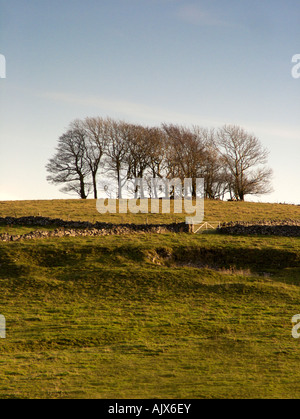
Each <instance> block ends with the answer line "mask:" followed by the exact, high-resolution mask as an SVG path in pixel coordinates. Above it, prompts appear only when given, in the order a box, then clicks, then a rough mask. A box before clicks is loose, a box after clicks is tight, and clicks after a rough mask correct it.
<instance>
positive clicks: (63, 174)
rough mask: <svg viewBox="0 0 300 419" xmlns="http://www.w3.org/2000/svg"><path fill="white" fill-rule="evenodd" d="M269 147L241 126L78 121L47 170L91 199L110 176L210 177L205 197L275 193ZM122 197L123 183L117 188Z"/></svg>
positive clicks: (97, 119)
mask: <svg viewBox="0 0 300 419" xmlns="http://www.w3.org/2000/svg"><path fill="white" fill-rule="evenodd" d="M267 156H268V152H267V150H265V149H264V148H263V147H262V145H261V143H260V141H259V140H258V138H257V137H255V136H254V135H252V134H249V133H248V132H246V131H245V130H244V129H242V128H241V127H238V126H232V125H230V126H223V127H221V128H219V129H217V130H216V129H208V128H202V127H199V126H193V127H185V126H182V125H174V124H162V125H161V126H159V127H145V126H142V125H138V124H131V123H128V122H125V121H119V120H113V119H111V118H101V117H94V118H85V119H84V120H79V119H77V120H75V121H73V122H72V123H71V124H70V125H69V128H68V130H67V131H66V132H65V133H64V134H63V135H62V136H61V137H60V138H59V140H58V145H57V148H56V153H55V155H54V156H53V157H52V158H51V159H50V160H49V162H48V164H47V166H46V169H47V171H48V173H49V175H48V177H47V180H48V181H49V182H51V183H53V184H58V185H62V186H63V187H62V189H61V191H62V192H66V193H76V194H78V195H79V196H80V197H81V198H82V199H86V198H87V197H88V195H89V194H90V193H91V192H93V196H94V198H95V199H97V198H98V187H99V185H100V184H101V180H102V179H104V178H106V179H107V178H114V179H116V180H117V184H118V185H122V182H125V181H128V180H130V179H135V178H147V176H148V177H151V178H167V179H170V178H172V179H173V178H179V179H181V180H182V181H183V179H185V178H191V179H192V180H193V181H192V185H193V186H192V189H193V194H195V182H196V179H197V178H203V179H204V189H205V197H206V198H210V199H224V197H226V196H228V197H229V198H230V199H233V200H244V198H245V195H249V194H252V195H261V194H265V193H269V192H271V184H270V180H271V176H272V171H271V170H270V169H269V168H267V167H266V163H267ZM116 194H117V197H118V198H120V197H121V188H120V187H119V189H118V190H117V192H116Z"/></svg>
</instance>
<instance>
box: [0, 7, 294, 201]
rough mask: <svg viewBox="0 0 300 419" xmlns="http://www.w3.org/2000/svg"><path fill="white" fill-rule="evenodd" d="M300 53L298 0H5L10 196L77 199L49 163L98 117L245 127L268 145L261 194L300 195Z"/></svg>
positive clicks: (0, 89)
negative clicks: (296, 61) (266, 179)
mask: <svg viewBox="0 0 300 419" xmlns="http://www.w3.org/2000/svg"><path fill="white" fill-rule="evenodd" d="M299 53H300V3H299V0H267V1H266V0H259V1H258V0H227V1H224V0H203V1H201V0H200V1H197V0H194V1H192V0H191V1H189V0H187V1H185V0H85V1H83V0H81V1H79V0H63V1H62V0H59V1H58V0H0V54H3V55H5V57H6V61H7V78H6V79H0V112H1V113H0V141H1V142H0V153H1V166H0V175H1V176H0V200H6V199H55V198H63V197H65V198H68V195H63V194H61V193H60V192H59V190H58V188H57V187H54V186H52V185H49V184H48V183H47V181H46V171H45V164H46V163H47V160H48V159H49V157H51V156H52V155H53V153H54V149H55V146H56V143H57V139H58V137H59V136H60V135H61V134H62V133H63V132H64V131H65V129H66V128H67V126H68V124H69V123H70V122H71V121H72V120H73V119H75V118H84V117H85V116H96V115H99V116H104V117H105V116H111V117H113V118H121V119H125V120H128V121H130V122H138V123H143V124H147V125H159V124H160V123H162V122H174V123H180V124H181V123H182V124H185V125H190V124H197V125H200V126H205V127H219V126H221V125H223V124H225V123H226V124H237V125H240V126H242V127H244V128H245V129H247V130H249V131H250V132H253V133H254V134H256V135H257V136H258V137H259V139H260V140H261V142H262V144H263V145H264V146H265V147H267V148H268V149H269V150H270V157H269V166H270V167H272V168H273V170H274V180H273V186H274V189H275V191H274V193H272V194H270V195H266V196H263V197H260V198H255V200H259V201H264V202H265V201H267V202H290V203H296V204H300V188H299V186H298V184H299V179H300V168H299V167H300V165H299V154H300V141H299V140H300V120H299V110H300V106H299V105H300V79H294V78H292V76H291V70H292V67H293V64H292V62H291V60H292V56H293V55H294V54H299ZM252 199H253V198H252Z"/></svg>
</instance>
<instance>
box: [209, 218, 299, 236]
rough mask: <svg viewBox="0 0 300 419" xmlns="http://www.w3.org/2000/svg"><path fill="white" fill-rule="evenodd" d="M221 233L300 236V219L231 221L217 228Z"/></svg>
mask: <svg viewBox="0 0 300 419" xmlns="http://www.w3.org/2000/svg"><path fill="white" fill-rule="evenodd" d="M217 232H218V233H221V234H233V235H239V234H246V235H261V236H264V235H268V236H285V237H300V220H282V221H280V220H267V221H264V220H262V221H256V222H252V223H250V222H242V221H240V222H230V223H223V224H221V226H220V227H219V228H218V229H217Z"/></svg>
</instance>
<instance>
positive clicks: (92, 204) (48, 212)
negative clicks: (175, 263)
mask: <svg viewBox="0 0 300 419" xmlns="http://www.w3.org/2000/svg"><path fill="white" fill-rule="evenodd" d="M171 208H172V202H171ZM204 209H205V220H206V221H221V222H225V221H241V220H244V221H253V220H261V219H288V218H292V219H300V206H297V205H285V204H268V203H254V202H225V201H224V202H223V201H213V200H205V204H204ZM7 216H11V217H23V216H42V217H51V218H61V219H64V220H74V221H75V220H76V221H77V220H82V221H90V222H96V221H103V222H112V223H127V222H129V223H142V224H143V223H145V222H148V223H149V224H150V223H153V224H158V223H172V222H176V221H178V222H182V221H184V220H185V214H173V213H172V211H171V214H151V213H150V214H99V213H98V212H97V210H96V201H95V200H94V199H88V200H79V199H77V200H76V199H67V200H58V199H57V200H45V201H12V202H10V201H2V202H1V201H0V217H7Z"/></svg>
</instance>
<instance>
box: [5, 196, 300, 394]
mask: <svg viewBox="0 0 300 419" xmlns="http://www.w3.org/2000/svg"><path fill="white" fill-rule="evenodd" d="M218 204H220V205H221V206H222V208H221V209H217V206H216V208H215V212H217V215H221V213H222V211H223V216H224V218H225V217H227V216H229V212H230V211H229V210H227V211H228V212H226V211H225V210H224V208H225V207H226V205H229V204H230V205H231V204H232V203H226V205H225V203H224V207H223V203H218ZM80 205H81V204H80ZM84 205H87V204H84ZM89 205H90V203H89ZM283 207H284V206H283ZM210 208H211V211H212V210H213V208H212V207H210ZM276 208H277V207H276ZM276 208H275V209H274V213H276ZM295 208H297V207H295ZM295 208H290V211H292V210H294V209H295ZM2 210H3V208H2ZM24 211H25V207H24ZM49 211H50V208H49ZM64 211H65V212H64V213H63V209H62V213H61V218H65V217H64V215H66V212H67V209H66V208H65V210H64ZM236 211H238V209H236ZM263 211H264V214H266V209H264V210H263ZM232 212H233V211H232ZM212 213H213V212H211V213H210V214H209V218H211V217H212V215H211V214H212ZM19 215H20V214H19ZM48 215H49V216H51V213H50V212H49V214H48ZM54 215H55V216H57V215H58V213H55V214H54V213H53V214H52V216H54ZM217 215H216V218H219V217H217ZM238 215H239V216H240V214H236V216H238ZM248 215H249V214H248ZM248 215H247V216H248ZM276 215H278V216H279V218H289V217H282V214H280V215H279V214H278V213H276ZM82 216H83V215H82ZM245 216H246V215H245ZM85 217H88V218H89V219H90V218H92V216H91V215H87V214H85ZM270 217H271V215H270ZM71 218H74V217H71ZM213 218H214V217H213ZM291 218H296V217H295V216H293V217H291ZM299 255H300V240H299V238H284V237H231V236H221V235H217V234H200V235H191V234H164V235H155V234H137V235H134V236H129V235H128V236H107V237H97V238H82V237H78V238H68V239H59V240H55V239H45V240H37V241H23V242H14V243H1V244H0V290H1V295H0V314H3V315H5V317H6V322H7V331H6V334H7V335H6V339H1V340H0V364H1V373H0V374H1V375H0V377H1V379H0V397H1V398H298V397H299V396H300V387H299V379H300V372H299V368H298V365H299V361H300V347H299V344H300V341H299V340H295V339H293V338H292V336H291V330H292V323H291V318H292V316H293V315H295V314H298V313H299V312H300V306H299V298H300V289H299V284H300V260H299Z"/></svg>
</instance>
